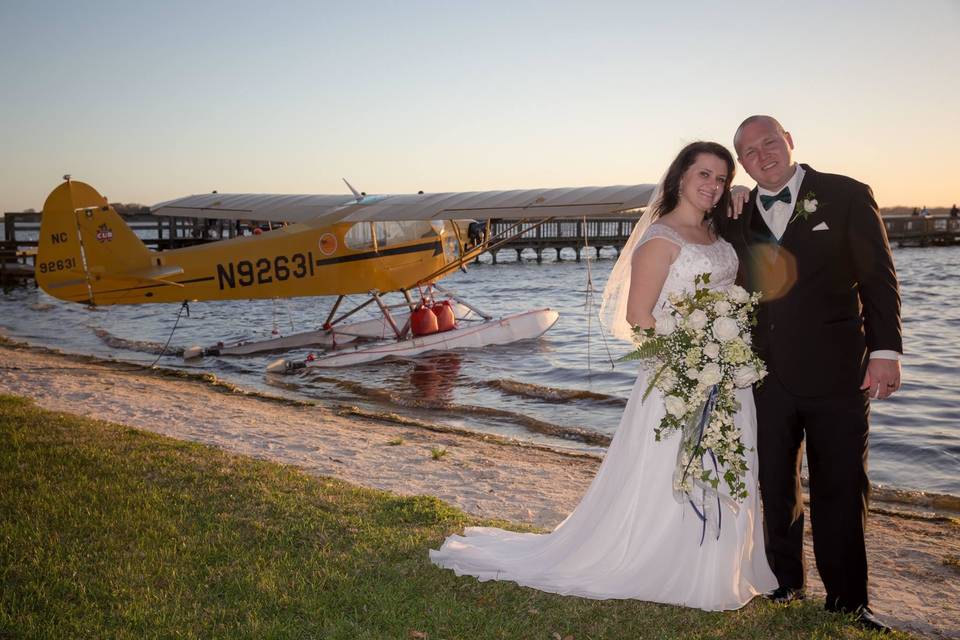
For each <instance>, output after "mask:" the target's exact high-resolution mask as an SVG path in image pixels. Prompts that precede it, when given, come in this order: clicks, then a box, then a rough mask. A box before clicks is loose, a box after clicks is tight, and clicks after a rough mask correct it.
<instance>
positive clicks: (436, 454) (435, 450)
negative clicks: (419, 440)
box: [430, 447, 447, 460]
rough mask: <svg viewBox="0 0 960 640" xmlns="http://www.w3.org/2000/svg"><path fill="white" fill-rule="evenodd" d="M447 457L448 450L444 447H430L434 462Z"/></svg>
mask: <svg viewBox="0 0 960 640" xmlns="http://www.w3.org/2000/svg"><path fill="white" fill-rule="evenodd" d="M445 455H447V450H446V449H444V448H443V447H430V457H431V458H433V459H434V460H439V459H441V458H442V457H443V456H445Z"/></svg>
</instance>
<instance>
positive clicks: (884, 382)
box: [860, 358, 900, 400]
mask: <svg viewBox="0 0 960 640" xmlns="http://www.w3.org/2000/svg"><path fill="white" fill-rule="evenodd" d="M899 388H900V361H899V360H888V359H886V358H871V359H870V362H868V363H867V375H865V376H863V384H862V385H860V389H862V390H867V389H869V393H870V397H871V398H876V399H878V400H883V399H884V398H889V397H890V396H891V395H893V392H894V391H896V390H897V389H899Z"/></svg>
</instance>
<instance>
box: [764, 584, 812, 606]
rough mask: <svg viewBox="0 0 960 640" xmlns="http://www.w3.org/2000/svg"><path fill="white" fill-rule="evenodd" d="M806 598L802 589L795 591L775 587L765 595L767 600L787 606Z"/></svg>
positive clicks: (788, 588) (791, 588)
mask: <svg viewBox="0 0 960 640" xmlns="http://www.w3.org/2000/svg"><path fill="white" fill-rule="evenodd" d="M806 597H807V594H806V592H805V591H804V590H803V588H799V589H795V588H793V587H777V588H776V589H774V590H773V591H771V592H770V593H768V594H767V600H771V601H773V602H776V603H777V604H787V603H788V602H793V601H794V600H803V599H804V598H806Z"/></svg>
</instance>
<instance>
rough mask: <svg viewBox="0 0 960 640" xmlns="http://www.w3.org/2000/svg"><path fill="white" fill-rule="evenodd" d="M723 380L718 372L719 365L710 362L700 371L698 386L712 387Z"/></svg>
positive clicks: (721, 374)
mask: <svg viewBox="0 0 960 640" xmlns="http://www.w3.org/2000/svg"><path fill="white" fill-rule="evenodd" d="M722 379H723V372H722V371H720V365H718V364H717V363H716V362H710V363H708V364H707V366H705V367H704V368H703V369H702V370H701V371H700V384H702V385H703V386H705V387H712V386H713V385H715V384H717V383H718V382H720V380H722Z"/></svg>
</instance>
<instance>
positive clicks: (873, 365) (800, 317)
mask: <svg viewBox="0 0 960 640" xmlns="http://www.w3.org/2000/svg"><path fill="white" fill-rule="evenodd" d="M733 144H734V147H735V148H736V150H737V155H738V159H739V160H740V163H741V164H742V165H743V167H744V169H746V171H747V173H748V174H750V176H751V177H752V178H753V179H754V180H756V182H757V188H755V189H754V190H753V191H752V192H751V193H750V197H749V200H748V201H747V202H746V203H745V205H744V209H743V213H742V214H741V215H740V217H739V218H737V219H735V220H730V221H729V224H728V226H727V228H726V229H725V230H724V236H725V237H726V239H727V240H728V241H730V242H731V243H732V244H733V245H734V247H735V248H736V250H737V253H738V255H739V257H740V265H741V266H740V268H741V272H740V281H741V282H743V283H744V284H745V285H746V286H747V287H748V288H749V289H751V290H753V291H761V292H763V299H762V301H761V304H760V308H759V312H758V324H757V326H756V328H755V330H754V345H755V347H756V349H757V351H758V353H759V354H760V356H761V357H762V358H763V359H764V361H765V362H766V363H767V368H768V369H769V375H768V376H767V378H766V379H765V380H764V381H763V383H762V384H761V385H760V386H759V387H758V388H757V389H756V391H755V398H756V405H757V428H758V434H757V448H758V451H757V453H758V455H759V466H760V468H759V479H760V492H761V495H762V499H763V511H764V525H765V532H766V550H767V558H768V559H769V561H770V567H771V569H773V572H774V574H775V575H776V576H777V580H778V581H779V583H780V587H779V588H778V589H777V590H776V591H774V592H773V594H771V596H770V597H771V598H772V599H773V600H775V601H778V602H789V601H791V600H795V599H800V598H803V596H804V587H805V575H806V572H805V569H804V562H803V524H804V523H803V520H804V516H803V501H802V498H801V493H800V460H801V455H802V445H803V442H804V440H805V441H806V449H807V466H808V469H809V474H810V518H811V521H812V522H811V524H812V526H813V549H814V555H815V557H816V562H817V569H818V571H819V572H820V577H821V578H822V579H823V583H824V586H825V587H826V590H827V600H826V608H827V609H828V610H830V611H841V612H849V613H853V614H854V615H856V616H857V619H858V621H859V622H860V624H861V625H863V626H865V627H867V628H871V629H879V630H885V629H886V627H884V626H883V625H882V623H880V622H879V621H878V620H876V618H874V617H873V615H872V613H871V611H870V609H869V607H868V600H867V558H866V551H865V548H864V526H865V521H866V513H867V494H868V490H869V486H870V485H869V481H868V480H867V469H866V467H867V464H866V463H867V439H868V416H869V413H870V398H878V399H883V398H887V397H889V396H890V395H891V394H892V393H894V392H895V391H896V390H897V389H898V388H899V386H900V361H899V358H900V352H901V351H902V342H901V335H900V295H899V293H898V288H897V277H896V273H895V272H894V267H893V258H892V256H891V253H890V246H889V244H888V243H887V236H886V232H885V230H884V226H883V222H882V220H881V218H880V214H879V211H878V210H877V204H876V202H875V201H874V199H873V194H872V192H871V190H870V187H868V186H867V185H865V184H861V183H859V182H857V181H855V180H853V179H851V178H848V177H845V176H840V175H833V174H828V173H820V172H818V171H815V170H814V169H812V168H811V167H809V166H807V165H799V164H796V163H794V162H793V160H792V158H791V152H792V151H793V139H792V137H791V136H790V134H789V133H788V132H786V131H785V130H784V129H783V127H782V126H780V123H779V122H777V121H776V120H775V119H774V118H771V117H769V116H751V117H750V118H747V119H746V120H744V121H743V123H742V124H741V125H740V127H739V128H738V129H737V132H736V134H735V135H734V139H733Z"/></svg>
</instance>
